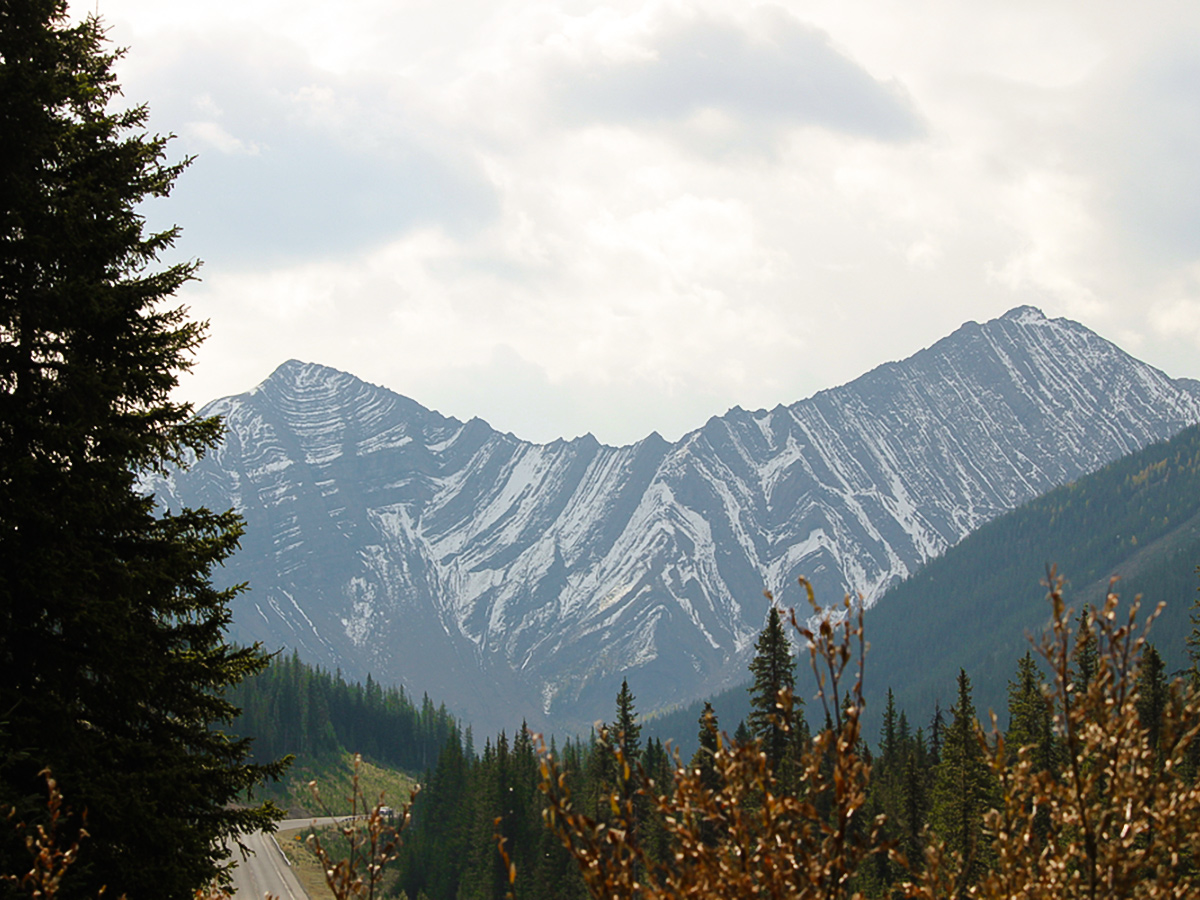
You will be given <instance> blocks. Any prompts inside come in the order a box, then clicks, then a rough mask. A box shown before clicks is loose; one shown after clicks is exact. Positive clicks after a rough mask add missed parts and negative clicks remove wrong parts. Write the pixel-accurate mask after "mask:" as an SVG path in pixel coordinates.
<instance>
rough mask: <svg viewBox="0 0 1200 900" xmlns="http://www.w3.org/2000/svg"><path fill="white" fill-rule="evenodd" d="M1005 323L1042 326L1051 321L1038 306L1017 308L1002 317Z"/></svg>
mask: <svg viewBox="0 0 1200 900" xmlns="http://www.w3.org/2000/svg"><path fill="white" fill-rule="evenodd" d="M1000 319H1001V320H1002V321H1005V322H1016V323H1017V324H1018V325H1042V324H1046V323H1048V322H1049V321H1050V320H1049V319H1047V318H1046V314H1045V313H1044V312H1042V311H1041V310H1040V309H1038V308H1037V307H1036V306H1015V307H1013V308H1012V309H1010V310H1009V311H1008V312H1006V313H1005V314H1004V315H1002V316H1000Z"/></svg>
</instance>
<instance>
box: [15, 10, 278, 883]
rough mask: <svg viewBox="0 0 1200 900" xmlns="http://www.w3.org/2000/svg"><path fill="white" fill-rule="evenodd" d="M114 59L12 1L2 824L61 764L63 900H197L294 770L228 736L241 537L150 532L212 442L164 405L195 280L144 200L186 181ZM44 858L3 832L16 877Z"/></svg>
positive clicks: (23, 814) (197, 425) (94, 29)
mask: <svg viewBox="0 0 1200 900" xmlns="http://www.w3.org/2000/svg"><path fill="white" fill-rule="evenodd" d="M117 55H118V54H116V53H114V52H112V51H111V50H110V49H109V48H107V46H106V44H105V37H104V30H103V28H102V26H101V24H100V22H99V21H98V20H97V19H95V18H93V17H89V18H87V19H85V20H84V21H83V22H81V23H79V24H74V25H73V24H71V23H70V21H69V20H68V18H67V5H66V3H65V2H63V0H0V808H2V809H4V810H5V811H7V810H8V809H9V807H10V806H13V807H16V810H17V814H16V815H17V817H18V818H19V819H24V820H25V821H27V822H28V823H29V824H30V825H33V824H36V822H37V821H38V819H37V816H38V810H39V798H40V809H41V813H42V814H43V815H44V813H45V787H44V785H43V783H42V779H41V778H40V777H39V773H40V772H41V771H42V769H43V768H45V767H48V768H50V769H51V770H52V772H53V774H54V776H55V777H56V778H57V780H58V784H59V787H60V788H61V790H62V792H63V794H64V796H65V798H66V802H67V804H68V805H69V806H70V807H71V808H72V809H73V810H74V811H75V814H74V815H73V816H72V817H71V818H69V819H68V820H67V823H66V827H68V828H77V827H78V826H79V825H80V824H81V814H82V812H83V811H84V810H85V809H86V811H87V832H88V834H89V838H88V839H87V840H85V841H84V842H83V844H82V848H81V850H80V856H79V860H78V862H77V864H76V865H75V866H73V867H72V868H71V870H70V872H69V874H68V877H67V880H66V881H65V882H64V883H63V885H62V890H61V893H60V896H62V897H76V896H84V895H87V896H95V895H96V893H97V891H98V890H99V889H100V887H101V886H102V885H106V886H107V894H108V896H113V897H117V896H121V895H122V894H127V895H128V896H129V897H130V898H134V900H136V898H148V897H163V898H184V897H190V896H191V894H192V891H193V890H194V889H195V888H197V887H199V886H201V885H202V884H204V883H205V882H207V881H209V880H210V879H212V878H213V877H214V876H216V875H217V874H218V873H219V872H220V871H221V865H222V861H223V859H224V858H225V855H226V851H225V850H224V849H223V847H222V839H223V838H225V837H227V836H229V835H231V834H233V833H235V832H236V831H238V830H241V829H246V828H251V827H259V826H269V825H270V824H271V822H272V816H273V810H272V809H271V808H268V807H258V808H255V809H248V810H247V809H239V810H234V809H231V808H229V806H228V805H229V804H230V803H231V801H233V800H235V799H236V798H238V797H239V796H241V795H243V794H244V793H245V791H246V790H247V789H248V788H251V787H252V786H253V785H255V784H256V783H258V782H260V781H261V780H262V779H263V777H264V776H267V775H269V774H276V773H278V772H279V771H280V767H279V766H278V765H268V766H264V767H256V766H250V765H247V764H246V763H245V759H246V756H247V752H248V746H247V744H246V743H245V742H241V741H235V740H232V739H229V738H227V737H225V736H224V735H223V734H222V732H221V731H220V730H219V725H220V723H221V722H223V721H227V720H229V719H230V718H231V717H232V716H233V715H234V714H235V712H236V710H235V709H234V708H233V707H232V706H231V705H230V704H229V703H228V702H226V701H225V700H224V699H223V696H222V691H223V689H224V688H225V687H226V686H227V685H230V684H232V683H235V682H237V681H238V680H239V679H241V678H243V677H244V676H246V675H247V674H249V673H252V672H255V671H257V670H259V669H260V668H261V667H262V666H263V665H264V662H265V660H264V658H263V656H262V654H261V653H260V652H259V651H257V650H256V649H235V648H233V647H231V646H229V645H228V644H227V643H226V642H225V627H226V625H227V624H228V622H229V619H230V612H229V602H230V600H231V597H232V592H230V591H219V590H216V589H215V588H214V587H213V586H212V584H211V583H210V580H209V573H210V571H211V569H212V567H213V566H214V565H216V564H218V563H220V562H221V561H222V560H223V559H225V558H226V557H227V556H229V554H230V553H232V552H233V551H234V549H235V547H236V546H237V541H238V536H239V534H240V528H241V523H240V520H239V519H238V518H237V517H236V516H235V515H233V514H232V513H225V514H213V513H210V512H208V511H207V510H203V509H201V510H186V509H185V510H181V511H177V512H175V513H174V514H168V515H163V516H156V515H155V513H154V503H153V499H152V498H150V497H146V496H143V494H142V492H141V490H140V489H139V487H138V475H139V473H144V472H148V471H153V470H157V469H162V468H163V467H164V466H166V465H167V464H170V463H181V462H183V461H185V460H187V459H190V458H192V456H193V454H194V455H199V454H201V453H203V452H204V451H205V449H207V448H208V447H210V446H212V445H213V443H214V442H215V441H216V440H217V439H218V436H219V433H220V425H219V423H218V422H217V421H216V420H214V419H205V420H200V419H197V418H196V417H195V416H194V414H193V412H192V409H191V407H190V406H188V405H186V404H180V403H176V402H173V401H172V400H171V399H170V392H171V391H172V389H173V388H174V387H175V386H176V381H177V376H178V374H179V373H180V372H181V371H182V370H185V369H187V368H188V366H189V364H190V356H191V353H192V351H193V350H194V348H195V347H196V346H197V344H198V343H199V342H200V340H201V338H202V336H203V326H202V325H201V324H199V323H196V322H193V321H190V320H189V319H188V318H187V316H186V312H185V310H183V309H181V308H179V307H178V306H175V305H173V304H172V301H171V298H172V294H173V293H174V292H175V291H176V290H177V289H178V288H179V287H180V286H181V285H182V284H183V283H184V282H186V281H187V280H189V279H190V278H192V277H193V274H194V272H195V268H196V264H195V263H183V264H177V265H171V266H156V261H157V259H158V257H159V256H160V254H162V253H163V252H164V251H165V250H167V249H168V248H169V247H170V246H171V244H172V242H173V241H174V239H175V237H176V235H177V231H176V229H170V230H167V231H164V232H160V233H156V234H147V233H145V231H144V222H143V219H142V215H141V212H140V204H141V203H142V201H143V200H145V199H148V198H150V197H157V196H164V195H166V194H167V193H168V192H169V190H170V188H171V185H172V183H173V181H174V180H175V178H176V176H177V175H178V174H179V173H180V171H181V170H182V168H183V166H184V165H185V164H186V163H179V164H174V165H171V164H167V163H166V162H165V148H166V140H165V139H164V138H161V137H152V136H148V135H146V134H145V133H144V130H143V129H144V126H145V123H146V115H147V114H146V109H145V108H144V107H134V108H132V109H129V110H125V111H117V110H116V108H115V107H116V105H115V101H116V100H117V96H118V94H119V88H118V85H117V82H116V80H115V77H114V75H113V72H112V66H113V62H114V61H115V59H116V58H117ZM69 839H70V835H67V840H68V842H69ZM29 864H30V861H29V857H28V853H27V851H26V848H25V847H24V845H23V842H22V841H21V840H20V838H19V837H18V836H17V835H16V834H15V833H14V831H13V830H12V829H11V828H5V829H4V832H3V836H0V871H2V872H3V873H15V872H24V871H27V870H28V868H29ZM3 889H5V888H0V890H3Z"/></svg>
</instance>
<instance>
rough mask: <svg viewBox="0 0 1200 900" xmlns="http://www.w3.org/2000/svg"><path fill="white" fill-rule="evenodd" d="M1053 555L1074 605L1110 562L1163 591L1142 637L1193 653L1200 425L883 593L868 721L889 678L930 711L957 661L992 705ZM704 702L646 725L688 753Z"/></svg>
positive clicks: (728, 711) (1042, 606)
mask: <svg viewBox="0 0 1200 900" xmlns="http://www.w3.org/2000/svg"><path fill="white" fill-rule="evenodd" d="M1050 565H1054V566H1057V569H1058V572H1059V573H1060V574H1061V575H1063V576H1064V577H1065V578H1066V579H1067V583H1066V585H1065V591H1064V593H1065V596H1066V599H1067V601H1068V602H1069V603H1070V604H1071V605H1072V606H1073V607H1075V608H1076V609H1077V610H1081V609H1083V608H1084V607H1085V606H1086V605H1088V604H1091V605H1094V606H1097V607H1099V606H1101V605H1103V601H1104V596H1105V594H1106V592H1107V589H1108V584H1109V579H1110V578H1111V577H1113V576H1118V577H1119V581H1118V582H1117V583H1116V585H1115V589H1116V590H1117V592H1118V593H1119V594H1120V595H1121V596H1122V598H1123V599H1124V600H1126V601H1131V600H1132V599H1133V598H1134V597H1135V596H1136V595H1138V594H1140V595H1141V596H1142V612H1143V614H1148V613H1149V612H1150V611H1151V610H1153V609H1155V607H1157V605H1158V604H1159V603H1160V602H1162V603H1165V604H1166V607H1165V609H1164V610H1163V613H1162V615H1161V617H1160V618H1159V620H1158V621H1157V622H1156V624H1155V625H1154V626H1153V628H1152V630H1151V632H1150V639H1151V641H1152V642H1153V643H1154V644H1155V646H1156V647H1157V649H1158V651H1159V653H1160V654H1161V655H1162V657H1163V659H1164V662H1165V664H1166V668H1167V671H1168V672H1175V671H1177V670H1180V669H1183V668H1186V667H1187V666H1189V665H1190V660H1189V659H1188V656H1187V647H1186V645H1185V638H1186V637H1187V635H1188V634H1190V633H1191V629H1192V623H1191V621H1190V615H1191V613H1192V604H1193V602H1194V601H1195V600H1196V599H1197V596H1198V595H1197V591H1196V589H1197V587H1198V586H1200V578H1198V577H1197V573H1196V567H1197V566H1198V565H1200V426H1192V427H1189V428H1187V429H1185V430H1183V431H1182V432H1180V433H1179V434H1177V435H1176V436H1175V437H1174V438H1172V439H1171V440H1169V441H1164V442H1162V443H1158V444H1154V445H1151V446H1150V447H1147V448H1145V449H1143V450H1140V451H1138V452H1137V453H1133V454H1131V455H1129V456H1126V457H1124V458H1122V459H1120V460H1118V461H1116V462H1115V463H1112V464H1110V465H1108V466H1106V467H1104V468H1103V469H1101V470H1100V471H1098V472H1095V473H1092V474H1091V475H1086V476H1084V477H1081V478H1079V479H1078V480H1077V481H1074V482H1072V483H1070V484H1067V485H1063V486H1062V487H1059V488H1057V489H1055V490H1052V491H1050V492H1049V493H1047V494H1045V495H1043V496H1042V497H1039V498H1038V499H1036V500H1033V501H1032V502H1030V503H1027V504H1025V505H1024V506H1021V507H1020V508H1018V509H1016V510H1013V511H1012V512H1010V513H1007V514H1006V515H1004V516H1001V517H1000V518H998V519H996V520H995V521H993V522H990V523H988V524H986V525H984V526H982V527H981V528H979V530H977V531H976V532H974V533H973V534H971V535H970V536H968V537H967V538H965V539H964V540H963V541H962V542H961V543H960V544H958V545H957V546H956V547H953V548H952V549H950V550H949V551H947V552H946V554H945V555H944V556H942V557H940V558H938V559H936V560H933V561H932V562H930V563H929V564H928V565H927V566H925V567H924V568H923V569H921V570H920V571H918V572H917V573H916V574H914V575H913V576H912V577H911V578H909V579H908V580H907V581H905V582H903V583H901V584H899V585H897V586H896V587H894V588H893V589H892V590H890V591H888V592H887V593H886V594H884V596H883V597H882V598H881V599H880V600H879V602H878V603H877V604H876V605H875V606H874V607H873V608H872V609H871V610H870V611H869V612H868V613H867V616H866V629H867V639H868V641H869V642H870V645H871V649H870V652H869V653H868V656H867V676H866V696H867V701H868V706H867V714H866V716H865V718H864V721H865V723H866V728H867V734H868V735H872V736H873V735H874V734H875V730H876V729H877V728H878V726H879V723H880V721H881V716H882V713H883V709H884V705H885V704H884V697H885V695H886V694H887V690H888V688H891V689H892V690H893V691H894V694H895V702H896V704H897V706H898V707H899V708H901V709H903V710H906V711H907V712H908V715H909V717H910V719H911V721H913V722H914V723H915V724H914V727H916V726H917V725H927V724H928V719H929V716H930V715H932V713H933V710H934V705H935V704H940V705H941V708H942V709H943V710H945V709H948V708H949V706H950V705H951V703H953V701H954V690H955V678H956V676H957V674H958V670H959V668H960V667H961V668H964V669H965V670H966V671H967V673H968V675H969V676H970V677H971V681H972V683H973V684H974V685H975V696H976V699H977V708H978V709H979V711H980V714H981V716H983V717H986V716H987V713H988V710H989V709H992V710H996V712H997V713H1001V714H1002V713H1003V710H1004V709H1005V706H1006V703H1007V690H1008V682H1009V681H1010V680H1011V679H1012V678H1013V660H1015V659H1017V658H1018V657H1019V656H1020V655H1021V654H1022V653H1024V652H1025V650H1026V649H1027V648H1029V646H1030V645H1029V642H1028V640H1027V635H1028V636H1038V635H1040V634H1041V633H1042V632H1043V630H1044V629H1045V627H1046V625H1047V622H1048V618H1049V609H1048V607H1047V605H1046V599H1045V598H1046V593H1047V588H1046V587H1045V586H1044V585H1042V584H1041V582H1043V581H1044V580H1045V579H1046V570H1047V567H1048V566H1050ZM802 662H803V661H802ZM801 674H803V668H801ZM798 684H805V685H807V682H804V681H803V679H800V680H798ZM807 690H809V692H811V685H808V687H807ZM713 705H714V707H715V708H716V709H717V710H718V714H719V715H720V716H721V724H722V727H723V728H725V729H726V730H728V731H730V732H732V730H733V729H734V728H735V727H736V725H737V723H738V721H739V720H740V719H742V718H745V717H746V715H748V713H749V709H750V704H749V699H748V695H747V693H746V690H745V688H737V689H734V690H731V691H727V692H724V693H722V694H720V695H718V696H717V697H716V698H714V702H713ZM701 707H702V704H701V703H699V702H697V703H694V704H691V705H689V706H687V707H685V708H683V709H681V710H679V711H678V712H675V713H672V714H670V715H667V716H663V717H661V718H660V719H657V720H654V721H651V722H649V723H647V733H649V734H653V735H656V736H658V737H660V738H662V739H667V738H671V739H674V740H675V741H676V742H678V743H679V745H680V746H681V747H682V748H683V749H684V751H685V755H686V753H690V752H691V749H692V748H694V746H695V735H694V731H695V721H696V718H697V716H699V714H700V710H701ZM1001 724H1002V725H1004V724H1005V722H1004V721H1003V715H1002V717H1001Z"/></svg>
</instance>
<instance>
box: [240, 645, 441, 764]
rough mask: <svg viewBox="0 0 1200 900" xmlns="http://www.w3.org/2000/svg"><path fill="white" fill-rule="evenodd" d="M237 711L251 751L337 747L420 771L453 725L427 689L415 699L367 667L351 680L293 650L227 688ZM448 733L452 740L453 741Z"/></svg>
mask: <svg viewBox="0 0 1200 900" xmlns="http://www.w3.org/2000/svg"><path fill="white" fill-rule="evenodd" d="M227 696H228V699H229V701H230V702H231V703H233V704H234V705H236V706H238V707H240V708H241V710H242V712H241V715H240V716H239V717H238V718H237V719H236V720H235V721H234V722H233V724H232V726H231V728H230V730H231V731H233V732H234V733H236V734H239V735H243V736H245V737H250V738H253V744H252V745H251V747H252V752H253V756H254V758H255V759H262V760H270V759H277V758H279V757H281V756H284V755H287V754H295V755H297V756H302V757H308V758H311V759H314V760H325V759H329V758H331V757H333V756H334V755H336V754H338V753H339V752H341V751H342V750H349V751H351V752H353V753H360V754H362V756H363V757H364V758H366V759H369V760H371V761H372V762H376V763H379V764H381V765H385V766H390V767H392V768H397V769H403V770H404V771H407V772H423V771H425V770H426V769H428V768H430V767H431V766H432V765H433V764H434V763H435V761H437V759H438V754H439V753H440V752H441V751H442V749H443V748H444V747H446V746H447V742H454V743H456V742H458V741H459V731H458V726H457V724H456V723H455V721H454V718H453V717H452V716H451V715H450V713H449V712H447V711H446V707H445V706H444V705H438V706H436V707H435V706H434V704H433V701H431V700H430V699H429V696H428V695H425V696H424V697H422V699H421V702H420V704H417V703H415V702H414V701H413V700H412V699H411V698H410V697H409V696H408V695H407V694H406V693H405V691H404V688H402V687H386V688H385V687H383V686H381V685H380V684H379V682H377V681H375V680H374V679H373V678H372V677H371V676H370V675H368V676H367V680H366V683H365V684H363V683H361V682H355V683H353V684H351V683H349V682H347V681H346V679H344V678H343V677H342V674H341V672H340V671H339V672H334V673H330V672H327V671H325V670H323V669H321V668H319V667H317V668H314V667H312V666H310V665H308V664H307V663H304V662H302V661H301V660H300V657H299V656H298V655H297V654H295V653H293V654H292V655H291V656H285V655H283V654H280V655H277V656H275V657H274V658H273V659H272V661H271V664H270V666H269V667H268V668H267V669H266V670H265V671H263V672H261V673H260V674H258V675H256V676H254V677H252V678H248V679H246V680H245V681H243V682H242V683H241V684H239V685H237V686H235V687H233V688H231V689H230V690H229V691H228V694H227ZM451 738H453V741H451Z"/></svg>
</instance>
